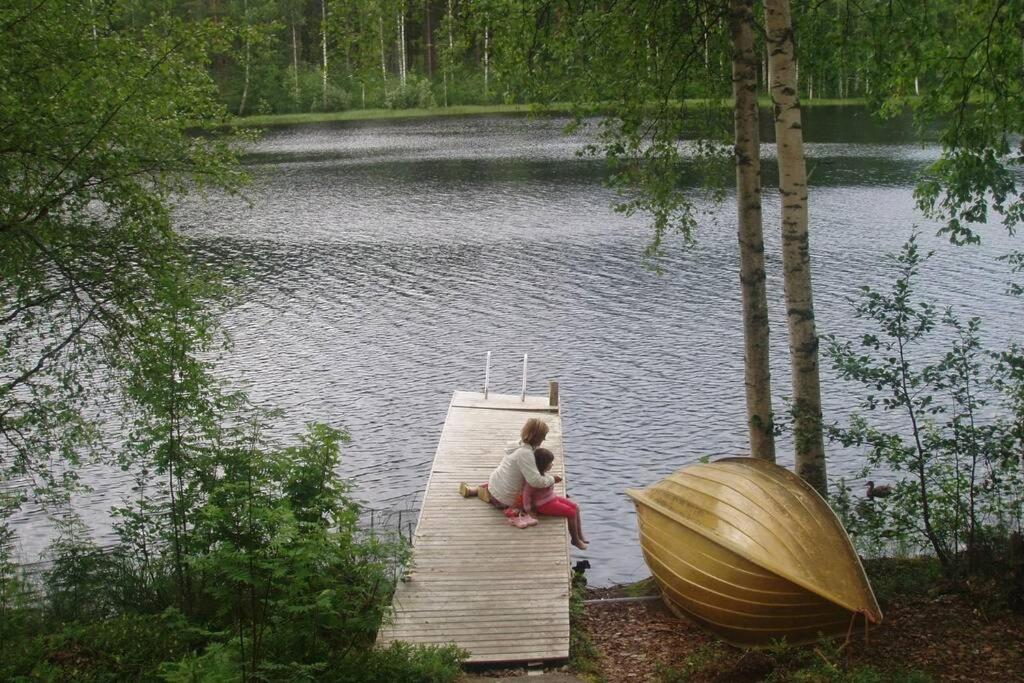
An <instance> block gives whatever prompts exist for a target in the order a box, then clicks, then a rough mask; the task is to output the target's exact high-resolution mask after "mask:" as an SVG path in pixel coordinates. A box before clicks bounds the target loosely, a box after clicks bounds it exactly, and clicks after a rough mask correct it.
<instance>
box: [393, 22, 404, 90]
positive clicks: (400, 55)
mask: <svg viewBox="0 0 1024 683" xmlns="http://www.w3.org/2000/svg"><path fill="white" fill-rule="evenodd" d="M395 24H396V26H397V28H398V36H397V39H398V45H397V47H398V80H399V81H400V82H401V84H402V85H405V69H406V61H405V7H404V6H400V7H399V8H398V16H397V17H396V18H395Z"/></svg>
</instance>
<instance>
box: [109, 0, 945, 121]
mask: <svg viewBox="0 0 1024 683" xmlns="http://www.w3.org/2000/svg"><path fill="white" fill-rule="evenodd" d="M612 4H614V3H612ZM527 5H529V7H528V10H529V11H525V8H527ZM875 5H876V4H875V3H872V4H871V5H870V6H868V8H865V7H860V6H858V5H856V4H853V3H848V2H840V1H839V0H824V1H823V2H811V1H810V0H800V1H799V2H794V4H793V19H794V32H795V35H796V36H797V37H798V38H797V55H798V58H799V66H798V79H799V87H800V94H801V97H803V98H804V99H806V100H814V99H821V98H830V99H845V98H859V97H869V96H871V95H872V83H871V81H872V78H871V70H872V68H873V67H872V64H873V63H874V62H875V61H877V59H878V58H879V54H880V53H881V51H882V50H884V37H880V36H879V34H878V31H877V30H875V24H876V23H877V22H878V17H877V16H876V13H877V12H878V11H879V7H877V6H875ZM934 5H935V7H934V8H933V9H932V11H931V12H930V13H929V14H930V17H923V21H925V22H928V21H932V22H934V23H936V24H941V23H942V22H943V16H944V14H945V13H946V9H948V11H949V12H952V11H954V10H953V3H950V2H948V1H944V2H940V3H934ZM943 6H948V7H947V8H946V9H944V7H943ZM101 7H102V4H97V8H96V12H97V14H98V19H97V20H98V21H102V20H103V17H102V16H99V15H100V14H101V13H102V9H101ZM723 7H724V6H723V5H721V4H717V3H708V2H699V3H680V6H679V8H678V11H673V12H671V13H670V14H671V15H673V16H671V17H670V18H669V20H670V21H672V22H673V25H674V26H675V27H676V28H677V29H678V31H679V32H680V34H689V35H688V37H687V41H688V42H689V43H690V44H699V45H701V46H702V50H701V52H702V54H700V55H697V57H698V58H699V61H701V62H702V66H703V67H704V68H703V69H702V70H701V72H700V76H699V78H693V77H692V74H693V73H694V72H693V71H692V70H691V71H690V74H689V75H687V76H686V77H684V78H681V79H680V82H679V83H677V84H676V86H677V91H676V92H673V93H671V95H672V96H673V97H675V98H677V99H686V98H691V97H712V98H714V97H722V98H725V97H730V96H731V81H730V79H731V52H730V50H731V47H730V36H729V26H728V17H727V13H726V12H725V11H723ZM538 8H539V10H538ZM564 11H565V10H564V9H562V10H560V11H556V10H555V9H545V3H524V2H522V0H228V1H222V0H199V1H193V2H182V3H167V2H157V1H155V0H139V2H138V3H137V4H136V8H135V10H134V11H133V12H132V13H131V15H130V16H129V17H128V20H129V21H130V22H131V23H132V24H133V25H132V26H131V28H133V29H135V28H139V27H143V26H148V25H152V24H153V22H154V21H156V20H157V19H158V18H161V17H168V16H173V17H174V18H175V19H176V20H179V21H184V22H187V23H189V24H191V25H193V26H194V28H195V29H196V30H197V31H202V32H203V33H204V35H205V36H207V40H208V41H209V42H208V54H209V56H210V63H209V65H208V68H209V70H210V74H211V76H212V77H213V80H214V82H215V83H216V84H217V88H218V93H219V98H220V100H221V101H222V102H223V103H224V104H225V105H226V106H227V108H228V109H229V111H230V112H231V113H233V114H235V115H237V116H247V115H252V114H280V113H300V112H321V111H344V110H349V109H367V108H391V109H405V108H413V107H449V106H457V105H480V104H511V103H524V102H525V101H527V100H528V99H529V98H531V97H534V98H535V97H536V96H537V93H536V92H533V91H531V89H530V88H528V87H524V86H523V83H522V82H521V80H522V78H523V77H524V75H525V74H524V72H525V71H527V70H528V69H529V65H528V64H524V63H523V55H524V54H529V53H530V51H531V49H532V48H531V46H530V44H529V41H530V35H531V33H530V30H531V28H533V29H534V30H535V35H537V36H540V35H541V34H542V33H544V32H545V31H548V30H550V28H551V26H553V25H555V24H558V23H560V22H562V21H563V19H565V17H563V16H562V13H563V12H564ZM581 11H582V10H581ZM658 15H659V16H658V17H654V16H653V13H652V24H653V23H654V22H655V21H658V22H663V21H664V19H665V18H664V16H663V15H664V12H658ZM120 20H121V21H123V20H124V18H123V17H122V18H121V19H120ZM526 21H530V22H532V24H533V26H532V27H531V26H528V25H526V26H524V22H526ZM663 29H664V27H657V28H656V27H655V26H653V25H652V27H651V31H652V35H653V34H654V32H655V31H662V30H663ZM636 38H637V45H638V47H640V48H643V46H644V42H643V41H644V37H643V36H636ZM756 40H757V42H758V48H759V52H760V55H761V57H760V59H761V63H760V68H759V87H760V91H761V93H762V94H763V95H767V94H768V90H767V84H768V82H769V73H768V71H769V64H768V62H769V60H768V52H767V49H766V48H765V41H764V36H763V35H759V36H757V37H756ZM649 42H650V41H649ZM652 51H654V52H656V51H657V50H656V49H653V50H652ZM585 68H586V66H585V65H576V66H575V67H573V68H569V69H567V70H566V72H565V74H564V75H563V76H564V77H563V78H560V79H559V78H556V79H553V80H554V82H551V83H549V85H550V87H549V88H548V90H547V92H546V95H547V96H548V97H549V98H550V99H552V100H553V101H565V100H568V99H569V98H570V96H571V93H570V91H571V90H572V89H573V88H574V87H576V84H577V82H578V79H579V77H580V75H581V73H583V72H584V71H585ZM550 76H551V74H550V73H549V74H545V80H548V81H551V80H552V79H550ZM928 82H929V75H928V74H925V73H922V74H920V75H915V76H913V77H912V78H911V79H910V80H909V81H908V83H907V89H908V92H907V93H906V94H910V95H914V94H919V93H920V90H921V88H924V87H927V85H928ZM559 84H560V85H559ZM875 90H876V91H877V90H878V88H877V87H876V88H875ZM560 91H561V93H560ZM560 94H561V97H560Z"/></svg>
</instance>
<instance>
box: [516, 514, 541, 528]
mask: <svg viewBox="0 0 1024 683" xmlns="http://www.w3.org/2000/svg"><path fill="white" fill-rule="evenodd" d="M519 519H521V520H523V521H524V522H526V526H537V520H536V519H535V518H534V517H532V516H531V515H530V514H529V513H527V512H524V513H523V514H521V515H520V516H519Z"/></svg>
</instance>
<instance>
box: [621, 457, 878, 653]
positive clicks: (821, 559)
mask: <svg viewBox="0 0 1024 683" xmlns="http://www.w3.org/2000/svg"><path fill="white" fill-rule="evenodd" d="M626 494H627V495H629V497H630V498H632V499H633V502H634V504H635V505H636V510H637V519H638V523H639V526H640V547H641V548H642V550H643V554H644V559H645V560H646V561H647V566H648V567H650V569H651V572H652V573H653V574H654V578H655V579H656V580H657V582H658V585H659V586H660V588H661V592H662V596H663V597H664V599H665V602H666V603H667V604H668V606H669V607H670V608H671V609H672V610H673V611H674V612H676V613H677V614H679V615H680V616H685V617H689V618H692V619H694V620H696V621H697V622H699V623H701V624H703V625H704V626H706V627H707V628H708V629H710V630H711V631H713V632H714V633H716V634H717V635H718V636H719V637H721V638H722V639H723V640H725V641H727V642H730V643H732V644H734V645H740V646H744V647H757V646H764V645H770V644H771V643H772V641H774V640H778V639H781V638H785V640H786V642H787V643H790V644H799V643H807V642H812V641H815V640H817V639H818V638H819V637H821V636H836V635H842V634H846V633H848V632H849V630H850V629H851V628H855V627H858V626H859V627H863V626H864V624H865V623H875V624H877V623H879V622H881V621H882V612H881V610H880V609H879V607H878V602H877V601H876V600H875V595H874V593H873V592H872V590H871V584H870V583H868V579H867V576H865V574H864V568H863V567H862V566H861V563H860V558H858V556H857V553H856V552H855V551H854V549H853V545H852V544H851V543H850V539H849V537H848V536H847V535H846V531H845V530H844V529H843V527H842V525H841V524H840V523H839V520H838V519H837V518H836V516H835V514H834V513H833V512H832V509H831V508H830V507H829V506H828V504H827V503H826V502H825V501H824V500H823V499H822V498H821V496H820V495H818V493H817V491H815V490H814V489H813V488H811V487H810V486H809V485H808V484H807V483H806V482H804V481H803V480H802V479H800V478H799V477H798V476H796V475H795V474H793V473H792V472H790V471H789V470H786V469H784V468H782V467H779V466H778V465H774V464H772V463H769V462H767V461H764V460H759V459H756V458H723V459H721V460H717V461H715V462H712V463H703V464H695V465H690V466H688V467H684V468H682V469H681V470H679V471H678V472H676V473H675V474H672V475H670V476H669V477H667V478H665V479H663V480H662V481H660V482H658V483H657V484H654V485H653V486H651V487H649V488H646V489H630V490H627V491H626Z"/></svg>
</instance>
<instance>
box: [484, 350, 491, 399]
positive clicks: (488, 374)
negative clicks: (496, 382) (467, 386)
mask: <svg viewBox="0 0 1024 683" xmlns="http://www.w3.org/2000/svg"><path fill="white" fill-rule="evenodd" d="M490 383H491V352H490V351H488V352H487V366H486V367H485V368H484V400H485V401H486V400H487V385H488V384H490Z"/></svg>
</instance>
